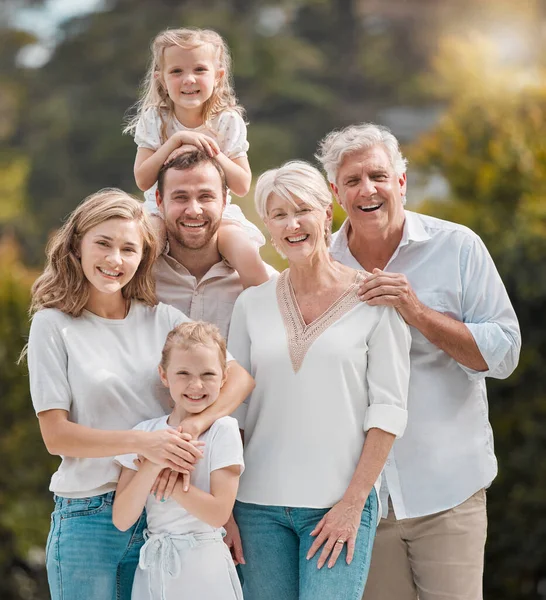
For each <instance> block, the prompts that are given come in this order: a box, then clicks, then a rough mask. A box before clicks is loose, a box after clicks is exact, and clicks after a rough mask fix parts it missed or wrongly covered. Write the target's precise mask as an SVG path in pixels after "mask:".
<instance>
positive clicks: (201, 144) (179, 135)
mask: <svg viewBox="0 0 546 600" xmlns="http://www.w3.org/2000/svg"><path fill="white" fill-rule="evenodd" d="M173 135H175V136H176V139H177V140H178V141H179V142H180V146H184V145H187V144H189V145H191V146H194V147H195V148H197V149H198V150H203V152H206V153H207V154H208V155H209V156H216V155H217V154H220V147H219V146H218V144H217V143H216V140H214V139H213V138H211V137H210V136H208V135H205V134H204V133H197V132H192V131H177V132H176V133H175V134H173ZM177 150H180V148H177ZM175 152H176V150H175ZM173 154H174V152H172V153H171V156H172V155H173ZM169 158H170V157H169Z"/></svg>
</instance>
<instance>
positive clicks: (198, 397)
mask: <svg viewBox="0 0 546 600" xmlns="http://www.w3.org/2000/svg"><path fill="white" fill-rule="evenodd" d="M186 396H187V397H188V398H189V399H190V400H201V398H204V397H205V396H204V395H203V394H201V396H190V394H186Z"/></svg>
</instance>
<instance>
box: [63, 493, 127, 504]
mask: <svg viewBox="0 0 546 600" xmlns="http://www.w3.org/2000/svg"><path fill="white" fill-rule="evenodd" d="M115 495H116V492H106V493H105V494H99V495H98V496H86V497H84V498H67V497H66V496H58V495H57V494H53V501H54V502H55V504H56V506H57V508H63V507H65V506H69V505H70V504H85V503H89V502H91V501H92V500H95V499H97V498H100V499H103V500H104V502H105V503H106V504H113V503H114V496H115Z"/></svg>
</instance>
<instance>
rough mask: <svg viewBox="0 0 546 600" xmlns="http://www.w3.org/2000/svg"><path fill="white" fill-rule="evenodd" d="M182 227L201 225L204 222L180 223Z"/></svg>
mask: <svg viewBox="0 0 546 600" xmlns="http://www.w3.org/2000/svg"><path fill="white" fill-rule="evenodd" d="M182 225H183V226H184V227H203V226H204V225H205V223H182Z"/></svg>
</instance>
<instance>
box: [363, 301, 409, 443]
mask: <svg viewBox="0 0 546 600" xmlns="http://www.w3.org/2000/svg"><path fill="white" fill-rule="evenodd" d="M410 346H411V336H410V333H409V329H408V326H407V325H406V323H405V322H404V320H403V319H402V317H401V316H400V315H399V314H398V312H397V311H396V310H394V309H393V308H390V307H384V309H383V314H382V315H381V318H380V319H379V322H378V323H377V325H376V327H375V329H374V330H373V332H372V334H371V336H370V339H369V342H368V369H367V375H366V378H367V383H368V402H369V405H368V409H367V411H366V416H365V418H364V424H363V426H364V431H368V430H369V429H371V428H372V427H377V428H378V429H382V430H383V431H387V432H388V433H392V434H393V435H395V436H396V437H397V438H399V437H401V436H402V434H403V433H404V430H405V429H406V424H407V421H408V412H407V401H408V387H409V376H410V358H409V352H410Z"/></svg>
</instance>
